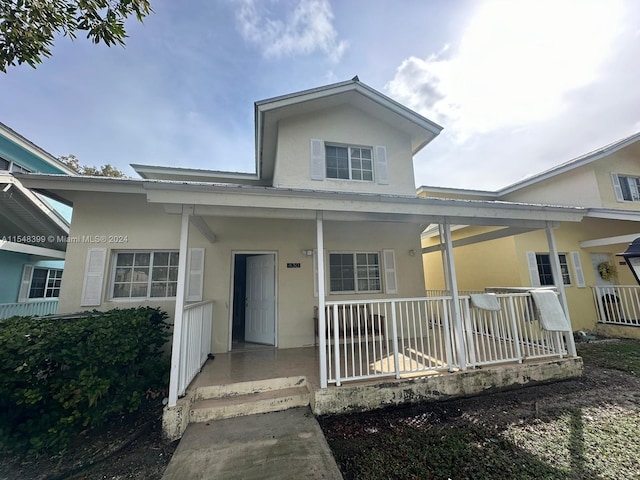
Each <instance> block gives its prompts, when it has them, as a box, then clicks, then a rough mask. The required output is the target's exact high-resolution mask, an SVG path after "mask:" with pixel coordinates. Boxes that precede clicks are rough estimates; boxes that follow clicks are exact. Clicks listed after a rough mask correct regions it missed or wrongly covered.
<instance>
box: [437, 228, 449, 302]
mask: <svg viewBox="0 0 640 480" xmlns="http://www.w3.org/2000/svg"><path fill="white" fill-rule="evenodd" d="M438 233H439V234H440V235H439V236H440V245H444V244H445V237H444V227H443V225H442V224H441V223H439V224H438ZM440 253H441V258H442V271H443V273H444V288H445V289H446V290H448V291H449V292H450V291H451V278H450V276H449V269H448V267H447V264H448V260H447V257H448V253H447V249H446V248H443V249H442V250H440Z"/></svg>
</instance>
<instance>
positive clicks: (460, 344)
mask: <svg viewBox="0 0 640 480" xmlns="http://www.w3.org/2000/svg"><path fill="white" fill-rule="evenodd" d="M441 232H442V234H443V235H442V236H443V238H444V243H445V253H446V267H447V268H446V269H445V271H446V276H447V277H448V278H449V289H450V292H451V304H452V305H451V312H452V314H453V325H454V336H455V339H456V350H457V354H458V362H459V363H460V369H461V370H466V369H467V357H466V354H465V348H464V335H463V333H462V313H461V312H460V296H459V295H458V281H457V279H456V266H455V263H454V261H453V243H452V242H451V225H450V224H449V221H448V220H445V222H444V224H443V225H441Z"/></svg>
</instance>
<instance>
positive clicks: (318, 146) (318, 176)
mask: <svg viewBox="0 0 640 480" xmlns="http://www.w3.org/2000/svg"><path fill="white" fill-rule="evenodd" d="M324 176H325V166H324V142H323V141H322V140H318V139H317V138H312V139H311V180H324Z"/></svg>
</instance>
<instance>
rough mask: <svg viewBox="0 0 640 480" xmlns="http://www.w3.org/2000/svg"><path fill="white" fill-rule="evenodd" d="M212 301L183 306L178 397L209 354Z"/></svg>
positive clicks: (182, 393)
mask: <svg viewBox="0 0 640 480" xmlns="http://www.w3.org/2000/svg"><path fill="white" fill-rule="evenodd" d="M212 318H213V301H212V300H209V301H205V302H198V303H192V304H190V305H185V307H184V310H183V314H182V343H181V345H180V360H179V362H180V370H179V375H178V396H182V395H184V393H185V391H186V390H187V387H188V386H189V384H190V383H191V381H192V380H193V379H194V377H195V376H196V375H197V374H198V372H199V371H200V369H201V368H202V365H204V362H206V361H207V357H208V355H209V353H211V322H212Z"/></svg>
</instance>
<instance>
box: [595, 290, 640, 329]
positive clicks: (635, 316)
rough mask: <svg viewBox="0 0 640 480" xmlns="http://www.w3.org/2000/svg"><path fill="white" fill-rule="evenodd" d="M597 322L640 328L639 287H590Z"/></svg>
mask: <svg viewBox="0 0 640 480" xmlns="http://www.w3.org/2000/svg"><path fill="white" fill-rule="evenodd" d="M592 291H593V299H594V301H595V305H596V310H597V312H598V322H601V323H613V324H618V325H633V326H640V286H638V285H607V286H597V287H592Z"/></svg>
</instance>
